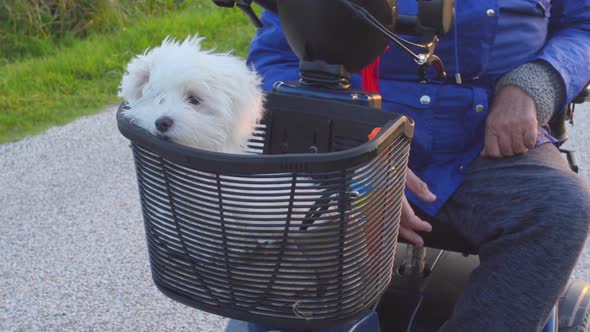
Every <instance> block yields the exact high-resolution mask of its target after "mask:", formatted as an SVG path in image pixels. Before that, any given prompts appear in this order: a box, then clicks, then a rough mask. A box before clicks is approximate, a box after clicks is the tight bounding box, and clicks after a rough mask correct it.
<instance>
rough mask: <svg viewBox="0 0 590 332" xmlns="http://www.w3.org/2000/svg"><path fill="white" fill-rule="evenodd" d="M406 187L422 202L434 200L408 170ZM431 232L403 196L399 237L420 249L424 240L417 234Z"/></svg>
mask: <svg viewBox="0 0 590 332" xmlns="http://www.w3.org/2000/svg"><path fill="white" fill-rule="evenodd" d="M406 187H407V188H408V189H409V190H410V191H411V192H413V193H414V195H416V197H418V199H420V200H421V201H423V202H426V203H432V202H434V201H435V200H436V196H435V195H434V194H433V193H431V192H430V190H429V189H428V185H426V183H424V181H422V180H420V179H419V178H418V177H417V176H416V174H414V172H412V170H410V169H409V168H408V171H407V173H406ZM431 230H432V226H431V225H430V224H429V223H427V222H426V221H424V220H422V219H420V218H418V217H417V216H416V213H414V209H412V206H410V203H409V202H408V199H407V198H406V196H405V195H404V197H403V200H402V214H401V219H400V226H399V234H400V236H401V237H403V238H404V239H406V240H408V241H410V242H412V243H413V244H415V245H417V246H418V247H422V246H423V245H424V240H423V239H422V237H421V236H420V235H419V234H418V233H417V232H430V231H431Z"/></svg>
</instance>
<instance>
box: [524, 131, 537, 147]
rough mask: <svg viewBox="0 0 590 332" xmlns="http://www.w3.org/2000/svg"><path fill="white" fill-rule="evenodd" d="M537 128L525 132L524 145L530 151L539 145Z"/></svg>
mask: <svg viewBox="0 0 590 332" xmlns="http://www.w3.org/2000/svg"><path fill="white" fill-rule="evenodd" d="M537 135H538V134H537V128H536V127H532V128H529V129H528V130H527V131H525V133H524V145H525V146H526V147H527V148H528V149H529V150H530V149H533V148H534V147H535V144H536V143H537Z"/></svg>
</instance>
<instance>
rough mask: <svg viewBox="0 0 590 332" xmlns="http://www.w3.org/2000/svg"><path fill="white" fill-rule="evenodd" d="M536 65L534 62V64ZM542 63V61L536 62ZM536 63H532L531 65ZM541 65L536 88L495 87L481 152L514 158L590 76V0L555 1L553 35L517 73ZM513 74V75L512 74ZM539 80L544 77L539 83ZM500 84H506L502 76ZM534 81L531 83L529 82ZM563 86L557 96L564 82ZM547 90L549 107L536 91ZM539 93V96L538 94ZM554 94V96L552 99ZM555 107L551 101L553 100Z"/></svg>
mask: <svg viewBox="0 0 590 332" xmlns="http://www.w3.org/2000/svg"><path fill="white" fill-rule="evenodd" d="M543 63H546V64H547V65H548V66H549V65H550V66H551V67H552V68H553V69H554V70H555V71H556V73H558V74H559V75H555V73H551V70H548V68H545V69H540V68H541V67H539V66H543V65H542V64H543ZM533 64H535V65H533ZM538 64H540V65H538ZM531 66H532V67H531ZM530 70H540V71H539V73H541V75H545V77H539V78H537V82H536V84H537V87H536V88H537V89H541V91H537V92H535V91H533V90H532V89H529V90H527V87H526V85H527V84H526V83H522V82H520V83H516V82H515V81H514V80H512V82H511V84H507V85H505V86H503V87H501V89H497V90H496V94H495V95H494V99H493V100H492V104H491V107H490V113H489V115H488V117H487V119H486V129H485V146H484V149H483V151H482V156H484V157H491V158H502V157H511V156H514V155H518V154H522V153H526V152H527V151H528V150H530V149H532V148H534V147H535V143H536V141H537V128H538V126H539V125H543V124H544V123H543V122H544V121H545V120H546V119H545V118H546V117H549V118H550V117H551V116H552V115H553V114H554V113H556V112H558V111H559V110H560V109H563V107H564V106H565V104H566V103H568V102H570V101H571V100H572V99H574V98H575V97H576V95H577V94H578V93H579V92H580V91H581V90H582V88H583V87H584V86H585V84H586V83H587V82H588V79H590V0H554V1H552V8H551V18H550V21H549V36H548V39H547V42H546V44H545V46H544V47H543V49H542V50H541V51H540V52H539V54H538V55H537V56H536V57H535V58H534V59H532V63H531V64H530V65H528V66H525V67H523V66H521V67H518V68H517V69H516V70H515V72H514V73H510V74H508V75H509V76H506V78H505V79H506V80H508V79H511V76H512V75H520V76H521V77H520V78H519V81H520V80H521V79H522V75H524V74H523V72H524V71H530ZM512 78H514V77H512ZM541 79H542V80H543V81H544V82H541ZM547 80H550V81H553V83H555V81H559V84H545V83H547ZM499 84H502V79H501V80H500V82H499ZM528 85H530V84H528ZM560 85H561V87H562V88H563V89H564V90H565V94H563V96H559V94H560V92H559V90H560V87H559V86H560ZM543 93H545V94H547V95H552V96H547V97H548V98H549V100H548V101H547V105H549V106H547V108H546V109H542V108H543V107H544V106H543V105H544V102H543V101H542V100H541V98H540V97H539V96H537V97H535V96H536V95H541V94H543ZM535 98H536V99H535ZM551 99H552V100H551ZM552 103H554V104H553V106H551V104H552ZM546 113H547V114H546Z"/></svg>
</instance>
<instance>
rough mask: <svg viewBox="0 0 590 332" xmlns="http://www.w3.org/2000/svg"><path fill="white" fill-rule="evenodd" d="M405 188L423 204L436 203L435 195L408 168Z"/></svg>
mask: <svg viewBox="0 0 590 332" xmlns="http://www.w3.org/2000/svg"><path fill="white" fill-rule="evenodd" d="M406 187H407V188H408V189H410V191H411V192H413V193H414V195H416V197H418V199H419V200H421V201H423V202H426V203H432V202H434V201H436V195H434V194H433V193H432V192H431V191H430V189H428V185H427V184H426V183H425V182H424V181H422V180H421V179H420V178H419V177H418V176H416V174H414V172H412V170H410V169H409V168H408V170H407V174H406Z"/></svg>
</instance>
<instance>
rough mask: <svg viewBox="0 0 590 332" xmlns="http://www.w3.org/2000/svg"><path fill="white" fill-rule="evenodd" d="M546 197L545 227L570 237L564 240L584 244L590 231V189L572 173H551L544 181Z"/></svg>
mask: <svg viewBox="0 0 590 332" xmlns="http://www.w3.org/2000/svg"><path fill="white" fill-rule="evenodd" d="M542 181H543V182H544V183H545V184H546V185H545V186H544V188H543V189H542V192H543V193H544V194H543V195H544V196H546V198H545V200H544V202H539V204H543V206H544V208H543V209H542V210H543V211H545V212H546V213H547V216H546V218H544V219H545V220H546V222H545V224H546V226H549V227H551V228H553V229H555V230H556V231H557V232H559V233H561V234H563V235H565V236H567V238H565V239H564V240H568V241H575V242H578V243H581V244H583V242H584V240H585V239H586V237H587V235H588V232H589V230H590V188H589V187H588V185H587V184H586V183H585V182H584V181H583V180H582V179H581V178H580V177H578V176H577V175H575V174H573V173H571V172H564V171H558V170H555V171H550V172H549V174H547V176H546V177H545V179H544V180H542Z"/></svg>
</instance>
